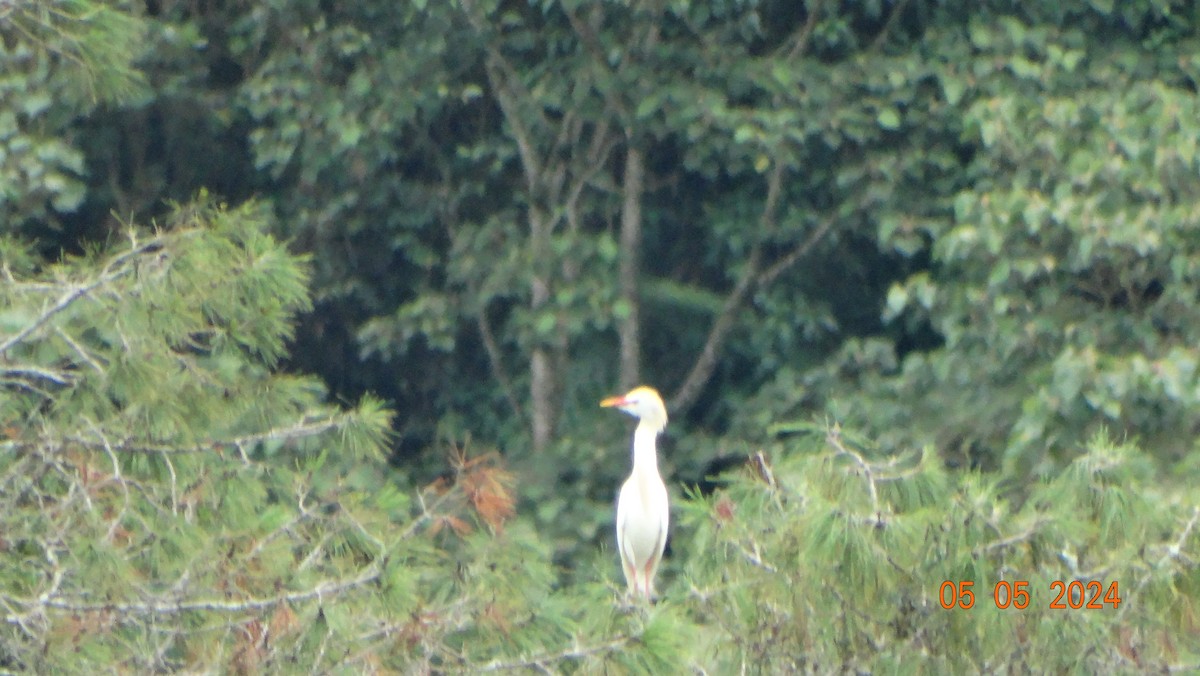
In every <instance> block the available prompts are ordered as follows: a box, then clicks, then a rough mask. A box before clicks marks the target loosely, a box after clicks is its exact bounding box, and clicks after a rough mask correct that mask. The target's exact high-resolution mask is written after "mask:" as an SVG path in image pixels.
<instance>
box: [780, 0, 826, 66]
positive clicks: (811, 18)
mask: <svg viewBox="0 0 1200 676" xmlns="http://www.w3.org/2000/svg"><path fill="white" fill-rule="evenodd" d="M806 9H807V10H808V18H807V19H805V21H804V26H802V27H801V28H800V31H799V32H798V33H797V34H796V38H795V40H794V41H793V44H792V48H791V49H790V50H788V54H787V60H788V61H792V60H794V59H795V58H796V57H798V56H800V55H801V54H803V53H804V50H806V49H808V40H809V38H811V37H812V32H813V28H814V27H815V26H816V25H817V17H819V16H820V15H821V2H820V0H812V2H809V3H807V7H806Z"/></svg>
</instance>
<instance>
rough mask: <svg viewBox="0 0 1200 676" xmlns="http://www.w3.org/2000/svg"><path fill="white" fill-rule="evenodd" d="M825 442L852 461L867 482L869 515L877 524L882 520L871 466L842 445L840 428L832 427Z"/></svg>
mask: <svg viewBox="0 0 1200 676" xmlns="http://www.w3.org/2000/svg"><path fill="white" fill-rule="evenodd" d="M825 441H827V442H828V443H829V445H830V446H833V448H834V450H836V451H837V452H838V453H840V454H842V455H845V456H846V457H848V458H850V459H852V460H854V462H855V464H857V465H858V466H859V468H860V469H861V470H862V474H863V479H864V480H865V481H866V482H867V494H868V495H870V496H871V513H872V514H874V515H875V522H876V524H878V523H879V522H880V521H881V520H882V516H883V515H882V513H881V512H880V511H879V491H878V490H877V489H876V488H875V475H874V473H873V472H872V471H871V465H870V464H869V463H868V462H867V461H866V460H865V459H863V457H862V456H861V455H859V454H858V453H856V452H855V451H852V450H850V449H848V448H846V446H845V444H843V443H842V433H841V428H840V427H839V426H837V425H834V426H833V427H832V428H830V430H829V432H828V433H826V435H825Z"/></svg>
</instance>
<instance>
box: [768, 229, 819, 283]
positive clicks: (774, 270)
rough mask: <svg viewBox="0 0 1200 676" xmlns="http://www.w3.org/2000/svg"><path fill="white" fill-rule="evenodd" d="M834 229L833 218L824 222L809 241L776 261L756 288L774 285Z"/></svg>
mask: <svg viewBox="0 0 1200 676" xmlns="http://www.w3.org/2000/svg"><path fill="white" fill-rule="evenodd" d="M832 227H833V219H832V218H828V219H826V220H825V221H824V222H822V223H821V224H820V225H819V226H817V229H816V230H813V232H812V234H811V235H809V236H808V239H806V240H804V242H803V243H802V244H801V245H800V246H798V247H796V248H795V249H792V250H791V251H790V252H788V253H787V254H786V255H784V257H783V258H780V259H779V260H778V261H775V263H773V264H772V265H771V267H769V268H767V269H766V270H763V272H762V274H761V275H759V277H758V279H757V280H755V286H756V287H758V288H765V287H768V286H771V284H774V283H775V279H776V278H777V277H779V275H781V274H783V273H784V272H787V269H788V268H790V267H792V266H793V265H795V264H796V262H797V261H799V260H800V259H801V258H804V257H805V256H806V255H808V252H809V251H811V250H812V248H813V247H814V246H816V245H817V242H819V241H821V238H823V237H824V236H825V233H827V232H829V229H830V228H832Z"/></svg>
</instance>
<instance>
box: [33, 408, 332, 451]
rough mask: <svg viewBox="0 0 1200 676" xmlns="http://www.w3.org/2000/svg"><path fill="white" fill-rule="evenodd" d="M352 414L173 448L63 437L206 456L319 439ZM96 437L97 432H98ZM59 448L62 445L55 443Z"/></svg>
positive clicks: (82, 442) (130, 448)
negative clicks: (218, 451)
mask: <svg viewBox="0 0 1200 676" xmlns="http://www.w3.org/2000/svg"><path fill="white" fill-rule="evenodd" d="M351 415H352V414H351V413H339V414H337V415H332V416H328V417H327V418H325V419H323V420H315V421H309V422H304V421H301V422H297V423H295V424H292V425H287V426H283V427H275V428H272V429H269V430H266V431H263V432H255V433H253V434H246V435H243V436H239V437H231V438H228V439H210V440H206V441H203V442H197V443H196V444H195V445H193V446H172V445H169V444H162V443H157V444H156V443H152V442H141V441H138V440H135V439H123V440H121V441H108V440H106V439H105V440H102V441H96V440H94V439H89V438H87V437H81V436H78V435H73V436H65V437H62V440H63V441H67V442H70V443H74V444H79V445H80V446H84V447H87V448H112V449H115V450H118V451H122V452H125V453H160V454H163V455H184V454H191V453H205V452H208V451H211V450H213V449H214V448H220V447H226V448H237V449H238V450H239V451H242V452H243V455H244V449H245V448H246V447H247V446H253V445H255V444H259V443H264V442H268V441H292V440H294V439H303V438H307V437H313V436H318V435H321V434H324V433H326V432H328V431H330V430H333V429H337V428H339V427H342V426H343V425H345V424H346V423H347V421H348V420H349V418H350V416H351ZM97 434H99V432H97ZM45 441H46V442H47V443H52V442H53V441H54V440H51V439H46V440H45ZM58 445H61V444H58Z"/></svg>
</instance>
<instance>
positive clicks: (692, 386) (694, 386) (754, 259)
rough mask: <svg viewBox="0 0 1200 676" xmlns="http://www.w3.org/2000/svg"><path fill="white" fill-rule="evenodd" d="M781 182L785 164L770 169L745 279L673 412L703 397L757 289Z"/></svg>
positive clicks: (675, 399)
mask: <svg viewBox="0 0 1200 676" xmlns="http://www.w3.org/2000/svg"><path fill="white" fill-rule="evenodd" d="M782 180H783V163H782V162H776V163H775V167H774V168H773V169H772V170H771V176H770V178H768V180H767V199H766V202H765V203H764V204H763V212H762V216H761V217H760V219H759V233H758V237H757V238H756V239H755V242H754V245H753V247H752V248H751V250H750V257H749V259H748V260H747V261H746V269H745V270H744V271H743V272H742V277H741V279H739V280H738V281H737V284H736V285H734V287H733V290H732V291H730V292H729V296H728V297H726V298H725V303H724V305H722V307H721V312H720V314H718V315H717V318H716V320H714V321H713V325H712V327H711V328H710V329H709V332H708V337H707V338H706V339H705V341H704V347H703V348H701V350H700V356H699V357H698V358H697V359H696V362H695V363H694V364H693V365H692V370H691V371H690V372H688V375H687V377H686V378H684V380H683V384H682V385H680V386H679V389H678V390H676V391H675V394H674V395H673V396H672V397H671V400H670V403H669V406H670V408H671V409H672V410H674V411H682V410H686V409H687V408H688V407H690V406H691V405H692V403H694V402H695V401H696V398H697V397H698V396H700V391H701V390H702V389H704V385H705V384H706V383H707V382H708V379H709V377H710V376H711V375H712V372H713V369H714V368H715V367H716V365H717V357H718V355H719V353H720V350H721V346H722V345H724V343H725V338H726V337H727V336H728V334H729V331H730V329H732V328H733V320H734V317H735V316H736V314H737V311H738V310H739V309H741V307H742V304H743V303H744V302H745V301H746V298H748V297H749V296H750V291H751V290H752V289H753V288H754V284H755V279H756V278H757V276H758V272H759V266H760V265H761V261H762V245H763V237H762V235H763V233H765V232H766V231H767V230H768V229H770V228H772V227H773V226H774V223H775V209H776V207H777V206H778V204H779V196H780V193H781V184H782Z"/></svg>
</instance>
